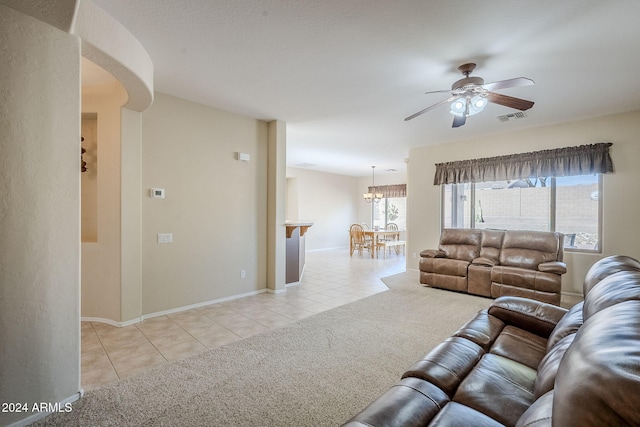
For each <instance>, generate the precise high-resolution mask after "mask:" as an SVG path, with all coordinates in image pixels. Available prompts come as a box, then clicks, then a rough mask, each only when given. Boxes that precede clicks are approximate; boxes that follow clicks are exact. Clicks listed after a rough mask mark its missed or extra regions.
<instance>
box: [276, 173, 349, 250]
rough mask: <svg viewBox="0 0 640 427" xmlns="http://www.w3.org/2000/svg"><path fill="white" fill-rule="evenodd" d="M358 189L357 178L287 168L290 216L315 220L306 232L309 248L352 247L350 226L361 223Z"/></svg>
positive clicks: (300, 219) (288, 209) (288, 214)
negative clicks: (350, 245) (359, 220)
mask: <svg viewBox="0 0 640 427" xmlns="http://www.w3.org/2000/svg"><path fill="white" fill-rule="evenodd" d="M359 192H360V193H361V191H360V189H359V188H358V178H354V177H350V176H345V175H337V174H332V173H324V172H316V171H311V170H306V169H301V168H287V219H288V220H293V221H311V222H313V227H311V228H310V229H309V230H308V231H307V233H306V234H305V238H306V249H307V250H317V249H328V248H337V247H345V246H349V234H348V231H349V226H350V225H351V224H353V223H354V222H358V205H359V199H358V194H359ZM360 198H362V195H361V194H360ZM290 215H297V217H296V218H293V217H290Z"/></svg>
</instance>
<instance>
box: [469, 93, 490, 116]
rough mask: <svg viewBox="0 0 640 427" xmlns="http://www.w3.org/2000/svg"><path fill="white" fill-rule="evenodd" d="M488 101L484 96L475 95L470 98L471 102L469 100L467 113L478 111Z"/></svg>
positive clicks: (471, 113)
mask: <svg viewBox="0 0 640 427" xmlns="http://www.w3.org/2000/svg"><path fill="white" fill-rule="evenodd" d="M488 103H489V101H488V100H487V98H486V96H483V95H476V96H474V97H473V98H471V102H469V115H470V116H473V115H476V114H478V113H480V112H481V111H482V110H484V108H485V107H486V106H487V104H488Z"/></svg>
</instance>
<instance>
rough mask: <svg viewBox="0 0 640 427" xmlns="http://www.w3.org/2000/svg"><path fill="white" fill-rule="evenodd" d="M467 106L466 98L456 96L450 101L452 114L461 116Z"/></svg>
mask: <svg viewBox="0 0 640 427" xmlns="http://www.w3.org/2000/svg"><path fill="white" fill-rule="evenodd" d="M466 108H467V100H466V99H465V98H458V99H456V100H455V101H453V102H452V103H451V111H449V112H450V113H451V114H453V115H454V116H458V117H462V116H464V112H465V110H466Z"/></svg>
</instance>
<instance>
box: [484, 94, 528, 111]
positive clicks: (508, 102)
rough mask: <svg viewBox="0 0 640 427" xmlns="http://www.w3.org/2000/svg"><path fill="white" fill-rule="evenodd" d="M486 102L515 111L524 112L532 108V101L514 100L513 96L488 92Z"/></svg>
mask: <svg viewBox="0 0 640 427" xmlns="http://www.w3.org/2000/svg"><path fill="white" fill-rule="evenodd" d="M487 100H488V101H489V102H493V103H494V104H499V105H504V106H505V107H509V108H515V109H516V110H520V111H525V110H528V109H529V108H531V107H533V104H534V102H533V101H527V100H526V99H520V98H514V97H513V96H507V95H503V94H501V93H495V92H489V93H488V94H487Z"/></svg>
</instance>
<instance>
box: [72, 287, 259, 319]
mask: <svg viewBox="0 0 640 427" xmlns="http://www.w3.org/2000/svg"><path fill="white" fill-rule="evenodd" d="M264 292H267V289H260V290H257V291H251V292H245V293H243V294H238V295H233V296H230V297H224V298H218V299H214V300H209V301H204V302H199V303H196V304H191V305H185V306H182V307H177V308H171V309H169V310H163V311H156V312H154V313H149V314H143V315H142V316H140V317H136V318H135V319H131V320H127V321H126V322H117V321H115V320H111V319H105V318H102V317H81V318H80V320H82V321H83V322H100V323H106V324H109V325H112V326H116V327H119V328H122V327H124V326H129V325H133V324H136V323H140V322H142V321H143V320H145V319H151V318H154V317H160V316H166V315H168V314H174V313H180V312H181V311H187V310H192V309H194V308H200V307H204V306H207V305H211V304H218V303H221V302H226V301H233V300H235V299H239V298H244V297H249V296H252V295H258V294H262V293H264Z"/></svg>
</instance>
